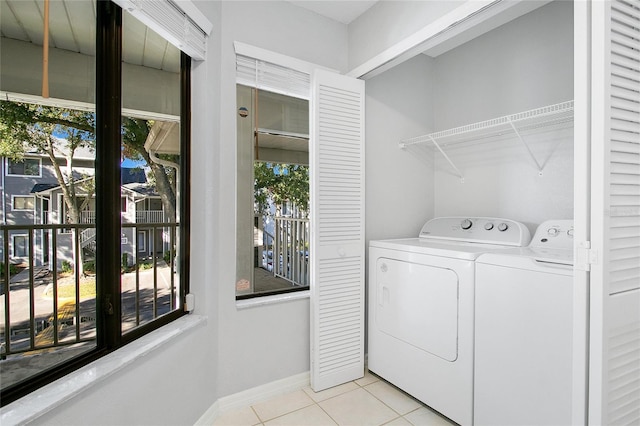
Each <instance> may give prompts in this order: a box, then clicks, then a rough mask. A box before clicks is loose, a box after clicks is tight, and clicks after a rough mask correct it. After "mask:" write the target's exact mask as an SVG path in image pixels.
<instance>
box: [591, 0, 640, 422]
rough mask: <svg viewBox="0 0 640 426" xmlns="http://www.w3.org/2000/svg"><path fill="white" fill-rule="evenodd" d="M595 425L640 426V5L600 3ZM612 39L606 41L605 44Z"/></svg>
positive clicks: (595, 93)
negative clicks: (634, 425) (633, 425)
mask: <svg viewBox="0 0 640 426" xmlns="http://www.w3.org/2000/svg"><path fill="white" fill-rule="evenodd" d="M591 16H592V34H593V42H592V61H593V67H592V74H593V76H592V97H591V106H592V107H591V116H592V123H591V146H592V154H591V158H592V160H591V161H592V176H591V178H592V179H591V181H592V182H591V185H592V186H591V200H592V208H591V218H592V219H591V235H592V250H593V253H594V254H595V255H596V256H595V257H594V256H592V258H594V264H593V266H592V269H591V283H590V288H591V291H590V298H591V303H590V354H589V355H590V367H589V423H590V424H594V425H596V424H607V425H613V424H615V425H632V424H636V425H637V424H640V0H613V1H607V2H593V3H592V15H591ZM603 41H604V43H602V42H603Z"/></svg>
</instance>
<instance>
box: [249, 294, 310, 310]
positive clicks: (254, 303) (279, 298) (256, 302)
mask: <svg viewBox="0 0 640 426" xmlns="http://www.w3.org/2000/svg"><path fill="white" fill-rule="evenodd" d="M309 295H310V293H309V290H304V291H295V292H293V293H283V294H274V295H272V296H262V297H254V298H253V299H244V300H237V301H236V308H237V309H238V310H240V309H249V308H255V307H258V306H265V305H274V304H276V303H284V302H290V301H292V300H300V299H308V298H309Z"/></svg>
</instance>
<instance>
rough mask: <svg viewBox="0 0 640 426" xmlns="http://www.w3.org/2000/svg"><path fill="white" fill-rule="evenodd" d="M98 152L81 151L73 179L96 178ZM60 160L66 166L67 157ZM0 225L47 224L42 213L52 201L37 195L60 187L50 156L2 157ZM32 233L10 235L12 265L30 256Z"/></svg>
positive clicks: (77, 156)
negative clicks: (95, 164)
mask: <svg viewBox="0 0 640 426" xmlns="http://www.w3.org/2000/svg"><path fill="white" fill-rule="evenodd" d="M94 159H95V153H94V152H93V150H91V149H87V148H82V149H78V150H76V152H75V155H74V160H73V161H74V162H73V176H74V178H76V179H81V178H82V177H86V176H92V175H93V173H94V168H93V162H94ZM60 161H61V163H62V164H64V165H65V166H66V160H65V159H64V156H62V155H61V156H60ZM0 179H1V184H0V193H1V194H0V223H2V224H3V225H38V224H43V223H47V222H46V221H47V218H46V217H43V216H42V212H45V211H48V210H49V206H48V200H45V199H39V198H38V197H37V196H36V194H35V193H34V189H37V190H38V191H40V190H43V189H47V188H51V187H53V186H56V185H58V181H57V179H56V175H55V171H54V167H53V163H52V162H51V160H50V159H49V157H48V156H47V155H46V154H42V153H38V152H28V153H26V155H25V157H24V159H23V160H21V161H13V160H11V159H9V158H6V157H0ZM28 240H29V238H28V232H26V230H25V231H20V230H16V231H13V230H12V231H10V232H9V247H10V253H9V257H10V259H11V261H12V262H16V263H18V262H20V261H23V260H26V259H27V258H28V256H29V245H28ZM0 255H1V256H2V257H1V258H0V259H2V260H1V261H2V262H4V244H0Z"/></svg>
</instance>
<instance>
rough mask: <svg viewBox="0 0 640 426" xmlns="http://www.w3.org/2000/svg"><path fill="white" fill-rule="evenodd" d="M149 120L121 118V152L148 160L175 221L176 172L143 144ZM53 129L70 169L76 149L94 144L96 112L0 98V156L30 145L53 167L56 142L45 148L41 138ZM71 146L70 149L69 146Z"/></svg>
mask: <svg viewBox="0 0 640 426" xmlns="http://www.w3.org/2000/svg"><path fill="white" fill-rule="evenodd" d="M152 124H153V121H150V120H143V119H137V118H130V117H124V118H123V120H122V145H123V155H125V156H126V157H128V158H131V159H133V160H143V161H145V162H146V163H147V165H148V166H149V167H150V169H151V176H150V178H151V179H152V180H153V181H154V182H155V185H156V190H157V191H158V194H159V195H160V198H161V200H162V203H163V206H164V208H165V214H166V215H167V217H168V219H169V220H170V221H172V222H174V221H175V219H176V213H175V211H176V189H175V182H176V179H175V172H174V171H172V170H171V169H170V168H167V167H164V166H161V165H159V164H157V163H155V162H153V161H152V160H151V157H150V156H149V153H148V152H147V151H146V150H145V148H144V144H145V142H146V140H147V137H148V136H149V131H150V129H151V126H152ZM54 132H55V133H56V134H64V135H65V136H66V137H67V139H66V144H68V145H69V146H68V147H67V148H68V149H67V150H66V151H64V150H63V151H60V152H65V153H67V154H69V155H67V168H68V169H69V168H70V167H72V160H73V153H74V152H75V149H77V148H79V147H81V146H84V147H94V146H95V115H94V114H93V113H91V112H85V111H77V110H72V109H66V108H57V107H49V106H43V105H34V104H26V103H18V102H10V101H4V100H2V101H0V156H4V157H8V158H11V159H20V158H22V157H23V156H24V154H25V153H26V152H28V151H29V150H30V149H34V148H35V149H36V150H37V151H39V152H42V153H47V154H49V157H50V158H51V159H52V162H54V167H55V163H57V162H56V160H55V159H54V158H52V156H51V154H54V151H55V144H54V143H52V144H50V148H52V149H53V151H52V150H51V149H49V150H47V144H46V143H45V142H44V141H45V139H50V140H51V141H54V140H55V137H53V133H54ZM47 135H48V136H47ZM61 142H64V141H60V140H59V143H61ZM71 148H72V150H69V149H71ZM50 153H51V154H50ZM53 157H55V154H54V155H53ZM166 157H167V160H169V161H174V162H175V156H166ZM70 160H71V161H70ZM56 177H57V178H58V182H59V183H60V184H61V186H73V185H74V183H73V180H71V181H68V180H67V178H65V177H64V176H62V179H61V177H60V176H59V174H58V173H57V172H56ZM71 200H72V196H71V198H69V201H68V200H67V198H66V196H65V203H66V204H67V207H68V208H69V211H71V209H72V208H73V207H71V206H70V205H69V203H70V202H71ZM74 223H77V222H74Z"/></svg>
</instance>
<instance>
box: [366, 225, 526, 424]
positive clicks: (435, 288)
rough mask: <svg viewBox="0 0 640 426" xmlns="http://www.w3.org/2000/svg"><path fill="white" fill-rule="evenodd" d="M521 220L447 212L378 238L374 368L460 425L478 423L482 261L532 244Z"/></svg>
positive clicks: (372, 301)
mask: <svg viewBox="0 0 640 426" xmlns="http://www.w3.org/2000/svg"><path fill="white" fill-rule="evenodd" d="M529 239H530V234H529V231H528V229H527V228H526V227H525V226H524V225H523V224H521V223H518V222H514V221H512V220H507V219H497V218H459V217H443V218H436V219H433V220H431V221H429V222H427V223H426V224H425V225H424V227H423V228H422V230H421V232H420V236H419V237H418V238H409V239H399V240H382V241H371V242H370V244H369V277H368V298H369V301H368V307H369V314H368V318H369V321H368V368H369V370H371V371H373V372H374V373H376V374H378V375H379V376H381V377H383V378H384V379H386V380H387V381H389V382H391V383H393V384H394V385H396V386H398V387H399V388H400V389H403V390H404V391H405V392H407V393H409V394H410V395H412V396H414V397H415V398H417V399H419V400H420V401H422V402H424V403H425V404H427V405H429V406H430V407H432V408H433V409H435V410H437V411H439V412H440V413H442V414H443V415H445V416H447V417H449V418H450V419H452V420H453V421H455V422H457V423H460V424H471V422H472V420H473V414H472V410H473V320H474V311H473V310H474V277H475V268H474V262H475V259H476V258H477V257H478V256H480V255H481V254H482V253H487V252H492V251H496V250H507V249H509V248H513V247H519V246H525V245H526V244H528V242H529Z"/></svg>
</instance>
